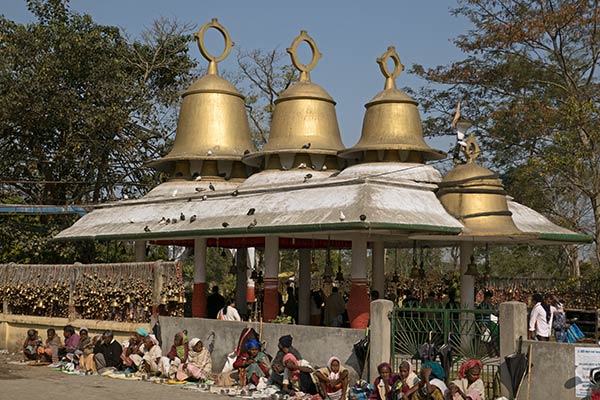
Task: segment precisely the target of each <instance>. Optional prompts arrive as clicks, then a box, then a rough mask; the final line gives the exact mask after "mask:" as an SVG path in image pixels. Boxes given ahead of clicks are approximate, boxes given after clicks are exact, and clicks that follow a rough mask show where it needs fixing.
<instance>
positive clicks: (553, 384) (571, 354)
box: [519, 340, 596, 400]
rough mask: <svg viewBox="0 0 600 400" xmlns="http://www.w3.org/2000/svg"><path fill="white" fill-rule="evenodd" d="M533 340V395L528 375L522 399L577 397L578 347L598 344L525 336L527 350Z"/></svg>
mask: <svg viewBox="0 0 600 400" xmlns="http://www.w3.org/2000/svg"><path fill="white" fill-rule="evenodd" d="M529 344H533V357H532V359H531V361H532V366H531V385H530V397H528V396H527V378H525V381H524V382H523V386H522V387H521V391H520V393H519V400H525V399H528V398H531V399H553V400H563V399H564V400H572V399H574V398H575V347H596V346H595V345H585V344H576V345H574V344H569V343H556V342H538V341H528V340H524V341H523V351H524V352H527V351H528V349H529Z"/></svg>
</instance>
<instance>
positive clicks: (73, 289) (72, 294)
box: [68, 263, 81, 321]
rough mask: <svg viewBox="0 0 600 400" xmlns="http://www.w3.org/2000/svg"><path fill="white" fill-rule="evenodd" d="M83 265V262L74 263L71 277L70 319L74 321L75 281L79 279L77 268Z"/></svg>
mask: <svg viewBox="0 0 600 400" xmlns="http://www.w3.org/2000/svg"><path fill="white" fill-rule="evenodd" d="M80 266H81V263H75V264H73V268H72V269H71V274H70V278H69V303H68V319H69V321H73V320H74V319H75V314H76V313H75V282H76V281H77V268H79V267H80Z"/></svg>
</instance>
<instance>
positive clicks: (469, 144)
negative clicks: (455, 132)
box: [461, 133, 481, 164]
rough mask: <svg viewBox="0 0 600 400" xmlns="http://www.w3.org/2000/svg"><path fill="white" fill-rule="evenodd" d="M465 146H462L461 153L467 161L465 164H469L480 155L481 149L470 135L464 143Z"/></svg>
mask: <svg viewBox="0 0 600 400" xmlns="http://www.w3.org/2000/svg"><path fill="white" fill-rule="evenodd" d="M465 144H466V146H463V148H462V149H461V151H462V153H463V154H464V155H465V158H466V159H467V164H471V163H472V162H473V161H475V159H476V158H477V157H479V155H480V154H481V148H480V147H479V143H477V140H476V139H475V136H473V134H472V133H471V134H470V135H469V137H468V138H467V140H466V141H465Z"/></svg>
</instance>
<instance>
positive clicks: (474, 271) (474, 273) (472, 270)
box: [465, 255, 479, 278]
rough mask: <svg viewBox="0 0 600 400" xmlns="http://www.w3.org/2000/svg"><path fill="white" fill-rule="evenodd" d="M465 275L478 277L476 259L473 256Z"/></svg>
mask: <svg viewBox="0 0 600 400" xmlns="http://www.w3.org/2000/svg"><path fill="white" fill-rule="evenodd" d="M465 275H469V276H472V277H475V278H476V277H478V276H479V271H478V270H477V264H475V257H474V256H473V255H471V261H469V264H467V270H466V271H465Z"/></svg>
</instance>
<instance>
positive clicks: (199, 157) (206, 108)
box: [149, 19, 255, 178]
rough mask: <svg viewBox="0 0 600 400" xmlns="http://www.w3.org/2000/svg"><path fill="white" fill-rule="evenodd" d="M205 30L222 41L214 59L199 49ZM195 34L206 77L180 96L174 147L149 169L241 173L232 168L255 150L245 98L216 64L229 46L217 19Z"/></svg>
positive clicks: (183, 174)
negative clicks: (211, 30) (214, 32)
mask: <svg viewBox="0 0 600 400" xmlns="http://www.w3.org/2000/svg"><path fill="white" fill-rule="evenodd" d="M208 28H215V29H217V30H218V31H219V32H221V34H222V35H223V38H224V39H225V50H224V51H223V53H222V54H221V55H220V56H218V57H215V56H213V55H211V54H210V53H209V52H208V51H207V50H206V47H205V45H204V34H205V32H206V30H207V29H208ZM195 36H196V39H197V40H198V47H199V48H200V52H201V53H202V55H203V56H204V57H205V58H206V59H207V60H208V61H209V66H208V71H207V74H206V75H205V76H203V77H201V78H200V79H198V80H197V81H196V82H195V83H194V84H192V86H191V87H189V88H188V89H187V90H186V91H185V92H184V93H183V95H182V97H183V100H182V104H181V110H180V112H179V119H178V122H177V132H176V135H175V141H174V143H173V148H172V149H171V151H170V152H169V154H167V155H166V156H164V157H162V158H160V159H158V160H155V161H152V162H150V163H149V166H151V167H153V168H156V169H159V170H163V171H167V172H171V173H172V174H175V175H176V176H177V177H183V178H186V177H189V176H193V175H203V176H212V175H219V174H221V175H222V173H221V172H220V171H222V170H224V169H227V170H229V171H237V170H240V171H241V170H243V169H244V168H241V169H240V168H239V166H236V165H233V164H238V163H240V162H241V159H242V157H243V155H244V154H247V153H249V152H252V151H255V148H254V145H253V144H252V141H251V139H250V127H249V125H248V118H247V115H246V108H245V104H244V97H243V96H242V95H241V94H240V92H239V91H238V90H237V89H236V88H235V87H234V86H233V85H232V84H231V83H229V82H228V81H227V80H225V79H223V78H222V77H220V76H219V75H218V72H217V63H218V62H219V61H222V60H223V59H225V57H227V55H228V54H229V52H230V51H231V47H232V46H233V42H232V41H231V39H230V37H229V34H228V32H227V30H225V28H224V27H223V26H222V25H220V24H219V22H218V21H217V20H216V19H213V20H212V21H211V22H209V23H207V24H205V25H203V26H202V28H200V30H199V31H198V32H197V33H196V34H195ZM236 162H237V163H236ZM232 165H233V166H232ZM229 174H231V172H230V173H229ZM226 175H228V174H226ZM233 175H235V173H234V174H233Z"/></svg>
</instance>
